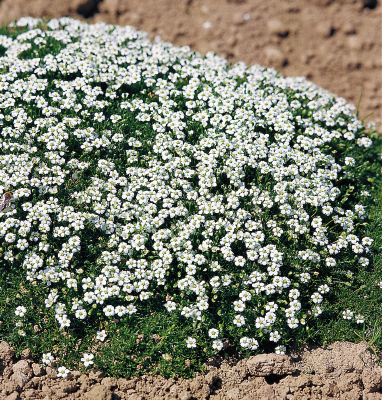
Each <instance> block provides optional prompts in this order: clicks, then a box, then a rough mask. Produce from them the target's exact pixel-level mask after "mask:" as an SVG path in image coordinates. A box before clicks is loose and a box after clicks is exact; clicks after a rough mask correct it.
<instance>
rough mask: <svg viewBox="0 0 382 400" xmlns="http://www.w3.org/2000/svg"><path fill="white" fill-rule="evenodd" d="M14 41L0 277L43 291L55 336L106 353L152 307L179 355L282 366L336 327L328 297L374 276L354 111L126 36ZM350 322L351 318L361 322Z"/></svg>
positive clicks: (304, 87) (6, 112) (35, 23)
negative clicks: (329, 324)
mask: <svg viewBox="0 0 382 400" xmlns="http://www.w3.org/2000/svg"><path fill="white" fill-rule="evenodd" d="M11 26H12V27H13V29H14V32H17V29H19V30H20V32H21V33H19V34H18V35H16V34H13V36H12V37H7V36H5V35H4V36H0V44H1V46H2V47H3V48H4V55H3V57H1V58H0V68H1V70H2V73H1V75H0V90H1V99H0V109H1V114H0V118H1V119H0V121H1V124H2V127H1V141H0V149H1V150H0V153H1V156H0V185H1V186H0V195H1V196H4V195H5V193H6V192H9V193H11V194H12V197H11V199H10V200H9V201H8V202H7V204H6V205H5V207H4V210H3V212H2V214H1V215H0V241H1V247H2V250H1V261H0V262H1V268H18V269H19V271H20V273H21V274H23V276H24V278H25V281H26V284H28V285H34V286H35V287H36V288H39V289H38V290H39V291H40V293H41V296H44V298H43V304H44V309H45V312H46V314H47V316H49V315H52V316H54V319H55V324H56V326H57V328H58V329H61V331H65V332H69V331H70V330H71V329H82V330H86V329H93V330H94V332H97V335H96V336H95V340H96V341H98V342H104V340H105V338H106V337H107V336H108V329H107V323H108V322H107V321H111V320H114V319H116V318H117V319H118V320H119V323H120V324H122V325H126V324H134V323H135V322H134V321H135V320H134V318H138V317H139V318H143V317H144V316H145V315H146V314H145V313H148V312H149V309H150V307H151V306H150V307H148V306H147V305H148V304H149V305H151V304H156V306H157V307H159V308H160V309H161V310H162V311H163V312H165V313H168V314H171V316H172V318H177V320H178V321H180V323H182V321H183V323H184V324H185V325H186V324H187V326H189V327H190V329H189V330H188V332H187V333H185V335H184V338H182V341H181V343H180V344H178V345H177V346H178V348H181V347H183V348H184V349H185V350H184V351H188V350H187V349H190V351H192V349H196V348H197V347H198V346H201V343H203V346H205V347H206V352H207V353H208V354H210V353H211V354H213V353H216V352H219V351H221V350H222V349H223V347H224V346H223V345H224V342H225V341H227V340H228V341H229V342H230V343H231V344H233V345H235V346H237V347H238V348H240V349H242V350H243V351H250V352H252V353H253V352H261V351H264V349H265V348H267V349H269V348H272V349H273V351H275V352H276V353H278V354H280V353H284V352H285V351H286V345H287V344H288V343H289V342H290V340H291V339H292V338H293V336H294V334H295V333H294V332H297V331H298V330H299V329H302V328H304V327H305V326H309V325H310V324H312V323H314V320H315V319H316V318H320V317H321V316H322V315H325V310H326V307H327V304H328V299H329V296H330V295H331V288H332V285H333V281H334V280H335V279H337V278H338V277H341V279H345V277H346V276H348V277H349V276H350V277H351V274H352V271H353V272H354V271H356V270H358V269H359V268H362V267H366V266H367V265H368V264H369V254H370V252H371V248H372V244H373V239H372V238H370V237H368V236H365V235H363V234H362V230H361V224H362V223H363V222H364V221H365V220H366V217H367V208H366V206H365V205H364V201H363V200H362V199H366V200H367V199H368V196H370V192H371V190H372V189H371V188H370V185H369V183H368V182H367V181H366V180H365V181H362V182H360V181H358V187H357V189H356V190H354V189H355V188H354V181H355V180H356V179H357V176H358V175H357V174H358V173H359V172H360V171H363V170H360V169H359V168H361V167H363V163H364V159H363V158H362V157H364V153H365V152H366V150H367V151H372V149H373V141H372V139H370V137H369V136H368V135H367V134H366V131H365V126H364V125H363V124H362V122H361V121H359V120H358V119H357V117H356V116H355V115H354V114H353V113H352V110H353V109H354V107H353V106H351V105H349V104H347V103H346V102H345V100H344V99H343V98H338V97H335V96H334V95H332V94H330V93H329V92H327V91H325V90H324V89H321V88H319V87H318V86H316V85H315V84H313V83H311V82H308V81H307V80H306V79H305V78H284V77H280V76H278V74H277V71H275V70H273V69H266V68H263V67H260V66H258V65H254V66H251V67H247V66H246V65H245V64H244V63H236V64H235V65H233V66H232V67H228V66H227V64H226V60H224V59H221V58H219V57H217V56H215V55H214V54H213V53H212V52H210V53H207V55H206V57H201V56H200V55H199V54H196V53H193V52H192V51H191V50H190V48H189V47H180V48H179V47H174V46H173V45H172V44H170V43H163V42H159V43H156V44H153V43H152V42H151V41H150V40H148V39H147V38H146V34H145V33H142V32H137V31H136V30H134V29H133V28H132V27H129V26H127V27H119V26H111V25H107V24H104V23H99V24H95V25H88V24H85V23H82V22H80V21H77V20H74V19H70V18H60V19H58V20H56V19H55V20H51V21H49V22H47V23H45V22H43V21H41V20H37V19H33V18H24V19H21V20H20V21H18V22H17V23H16V24H13V25H12V24H11ZM17 27H18V28H17ZM24 27H25V28H24ZM373 126H374V125H373V124H370V125H369V126H368V128H373ZM365 168H366V167H365ZM366 189H367V190H366ZM366 200H365V201H366ZM349 274H350V275H349ZM349 279H350V278H349ZM355 311H356V310H348V309H346V310H343V313H342V314H341V315H340V318H343V319H347V320H354V322H356V323H363V322H364V317H363V316H362V315H360V314H356V313H355ZM14 312H15V315H16V316H17V317H18V318H19V319H21V320H23V319H24V320H25V318H27V317H28V314H33V312H34V311H33V309H31V308H29V309H28V308H27V307H26V306H25V305H24V304H22V303H20V304H15V305H14ZM24 327H25V329H27V323H25V324H24ZM101 327H103V328H104V329H101ZM105 327H106V328H105ZM304 329H305V328H304ZM24 333H25V331H24ZM182 351H183V350H182ZM80 356H81V355H79V357H78V359H80ZM93 357H94V356H93V354H89V353H87V352H86V353H83V354H82V359H81V360H82V362H83V363H84V366H85V367H87V366H90V365H91V364H93V363H94V362H96V359H94V361H93ZM160 358H162V359H163V360H164V361H166V360H167V361H168V360H171V356H170V355H169V354H168V352H167V351H164V352H163V354H162V353H161V356H160ZM52 359H53V358H52V354H51V353H46V354H45V355H44V359H43V362H44V363H47V364H48V363H49V362H50V361H51V360H52ZM164 361H163V362H164ZM59 372H60V376H62V377H65V376H66V375H67V373H68V370H67V369H66V367H64V366H63V367H61V369H60V370H59Z"/></svg>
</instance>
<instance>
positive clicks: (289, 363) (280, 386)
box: [0, 0, 382, 400]
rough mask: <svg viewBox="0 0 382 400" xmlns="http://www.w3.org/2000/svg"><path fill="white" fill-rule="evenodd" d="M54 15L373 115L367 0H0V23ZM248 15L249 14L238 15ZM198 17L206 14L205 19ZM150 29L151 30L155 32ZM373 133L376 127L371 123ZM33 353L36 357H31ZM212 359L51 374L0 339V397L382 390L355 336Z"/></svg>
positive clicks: (380, 112)
mask: <svg viewBox="0 0 382 400" xmlns="http://www.w3.org/2000/svg"><path fill="white" fill-rule="evenodd" d="M27 15H31V16H34V17H43V16H44V17H50V18H56V17H60V16H63V15H69V16H72V17H76V18H80V19H84V18H87V19H89V21H90V22H91V23H94V22H99V21H105V22H107V23H111V24H119V25H133V26H135V27H136V28H138V29H142V30H144V31H146V32H148V34H149V37H150V38H152V39H153V38H155V37H156V36H160V37H161V39H162V40H165V41H170V42H172V43H174V44H175V45H189V46H190V47H191V48H192V49H193V50H195V51H198V52H200V53H201V54H205V53H206V52H207V51H210V50H212V51H216V53H217V54H218V55H220V56H222V57H225V58H227V59H228V61H230V62H236V61H244V62H245V63H246V64H247V65H249V64H251V63H252V64H261V65H264V66H268V67H274V68H276V69H280V71H281V74H283V75H285V76H307V77H308V79H310V80H312V81H314V82H315V83H317V84H318V85H320V86H322V87H324V88H325V89H328V90H330V91H331V92H333V93H335V94H337V95H339V96H341V97H344V98H345V99H346V100H347V101H348V102H351V103H353V104H355V105H357V103H358V100H359V96H360V93H361V91H363V98H362V102H361V106H360V114H359V116H360V118H364V117H365V116H366V115H368V114H370V113H372V112H374V115H372V116H371V117H369V118H368V120H367V121H375V122H377V123H378V124H380V123H381V121H382V88H381V84H382V74H381V70H382V55H381V27H382V6H381V4H378V1H376V0H309V1H306V0H305V1H304V0H267V1H260V0H231V1H227V0H173V1H170V0H103V1H102V0H101V1H100V0H66V1H58V0H2V1H1V2H0V23H5V22H10V21H11V20H13V19H18V18H20V17H22V16H27ZM248 17H249V19H248ZM207 22H208V23H209V24H207ZM157 39H158V38H157ZM378 131H379V132H380V133H382V127H381V126H380V127H379V128H378ZM36 361H38V360H36ZM235 361H236V362H233V361H230V360H218V359H217V360H213V361H211V362H210V363H209V365H208V366H207V371H208V373H207V374H205V375H204V376H202V375H200V376H197V377H196V378H195V379H193V380H183V379H179V380H177V381H175V380H173V379H169V380H165V379H164V378H161V377H150V376H143V377H140V378H134V379H131V380H127V379H123V378H120V379H115V378H109V377H104V376H103V373H102V371H98V372H90V373H89V374H86V375H81V374H80V373H79V372H73V373H72V374H71V376H70V377H68V378H66V379H61V378H57V377H56V369H55V368H54V366H52V367H53V368H52V367H46V368H45V369H44V368H41V367H40V366H39V365H38V364H37V363H36V362H34V361H33V358H32V355H31V353H30V351H29V350H25V351H24V352H23V356H22V359H21V360H15V359H14V354H13V351H12V349H11V348H10V347H9V346H8V345H7V344H6V343H5V342H2V343H0V373H1V376H0V400H3V399H7V400H16V399H17V398H20V397H21V398H26V399H40V398H41V399H45V400H49V399H61V398H67V399H75V398H76V399H95V400H111V399H113V400H117V399H131V400H139V399H140V400H144V399H158V400H159V399H166V400H167V399H183V400H190V399H211V400H225V399H247V400H250V399H327V398H338V399H361V398H362V399H367V400H372V399H382V368H381V367H379V366H378V365H377V363H376V359H375V357H374V355H373V354H372V353H370V352H369V351H368V350H366V346H365V343H360V344H351V343H348V342H342V343H340V342H336V343H334V344H333V345H331V346H328V347H326V348H324V347H321V348H316V349H313V348H306V349H305V350H304V351H301V352H300V353H298V354H297V353H296V354H290V355H288V356H277V355H274V354H265V355H259V356H255V357H251V358H250V359H249V360H240V361H238V360H235Z"/></svg>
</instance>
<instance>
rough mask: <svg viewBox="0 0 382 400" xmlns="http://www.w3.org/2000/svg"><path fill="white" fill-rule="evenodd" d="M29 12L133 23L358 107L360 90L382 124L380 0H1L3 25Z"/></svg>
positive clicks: (364, 111) (366, 108)
mask: <svg viewBox="0 0 382 400" xmlns="http://www.w3.org/2000/svg"><path fill="white" fill-rule="evenodd" d="M26 15H31V16H34V17H43V16H45V17H51V18H52V17H60V16H63V15H69V16H72V17H76V18H80V19H84V18H85V17H86V18H88V19H89V21H90V22H91V23H94V22H100V21H104V22H107V23H111V24H119V25H132V26H134V27H136V28H138V29H141V30H144V31H146V32H148V34H149V37H150V38H152V39H153V38H154V37H155V36H160V37H161V38H162V40H165V41H170V42H172V43H174V44H175V45H182V46H183V45H188V46H190V47H191V48H192V49H193V50H195V51H198V52H200V53H201V54H205V53H206V52H207V51H210V50H212V51H216V53H217V54H218V55H220V56H222V57H225V58H227V59H228V61H230V62H236V61H244V62H245V63H246V64H247V65H250V64H251V63H252V64H260V65H263V66H267V67H274V68H276V69H280V70H281V72H280V73H281V74H283V75H284V76H306V77H307V78H308V79H310V80H312V81H313V82H315V83H316V84H318V85H319V86H322V87H323V88H325V89H327V90H329V91H331V92H332V93H335V94H337V95H339V96H341V97H344V98H345V99H346V100H347V101H348V102H350V103H353V104H355V105H357V104H358V101H359V97H360V94H361V91H362V92H363V97H362V102H361V105H360V113H359V117H360V119H362V118H364V117H366V116H367V115H368V114H370V113H372V112H373V113H374V114H373V115H372V116H371V117H369V118H368V119H367V122H369V121H375V122H376V123H377V124H380V123H381V121H382V88H381V86H382V74H381V70H382V55H381V36H382V35H381V29H382V5H381V0H379V2H378V0H309V1H307V0H266V1H264V0H65V1H60V0H2V1H1V2H0V23H4V22H6V21H7V22H9V21H11V20H13V19H15V18H16V19H18V18H20V17H22V16H26ZM245 18H246V19H245ZM248 18H249V19H248ZM378 132H379V133H382V126H380V127H379V128H378Z"/></svg>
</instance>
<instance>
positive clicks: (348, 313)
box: [342, 310, 354, 319]
mask: <svg viewBox="0 0 382 400" xmlns="http://www.w3.org/2000/svg"><path fill="white" fill-rule="evenodd" d="M353 315H354V313H353V312H352V311H350V310H346V311H342V317H343V319H352V317H353Z"/></svg>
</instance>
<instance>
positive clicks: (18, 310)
mask: <svg viewBox="0 0 382 400" xmlns="http://www.w3.org/2000/svg"><path fill="white" fill-rule="evenodd" d="M26 312H27V309H26V308H25V307H24V306H18V307H17V308H16V310H15V314H16V315H17V316H18V317H23V316H24V315H25V313H26Z"/></svg>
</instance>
